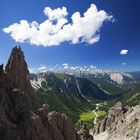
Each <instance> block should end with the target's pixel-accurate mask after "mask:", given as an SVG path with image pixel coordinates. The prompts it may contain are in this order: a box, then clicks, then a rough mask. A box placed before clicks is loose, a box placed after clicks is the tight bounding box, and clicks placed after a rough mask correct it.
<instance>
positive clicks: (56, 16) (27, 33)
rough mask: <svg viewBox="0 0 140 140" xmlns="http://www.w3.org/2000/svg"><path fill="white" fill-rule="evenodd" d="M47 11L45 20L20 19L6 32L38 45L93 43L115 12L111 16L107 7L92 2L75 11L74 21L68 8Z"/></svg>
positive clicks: (17, 39)
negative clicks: (69, 15)
mask: <svg viewBox="0 0 140 140" xmlns="http://www.w3.org/2000/svg"><path fill="white" fill-rule="evenodd" d="M44 14H45V16H46V17H47V19H46V20H45V21H44V22H42V23H38V22H37V21H32V22H31V23H30V22H29V21H27V20H20V21H19V23H14V24H12V25H10V26H9V27H6V28H4V29H3V31H4V32H5V33H8V34H10V36H11V37H12V38H13V39H14V40H15V41H16V42H21V43H24V42H27V43H30V44H32V45H37V46H39V45H42V46H44V47H47V46H56V45H59V44H61V43H62V42H65V41H67V42H71V43H73V44H77V43H82V42H84V43H88V44H94V43H96V42H98V41H99V39H100V28H101V27H102V26H103V23H104V21H111V20H112V19H113V16H112V15H108V14H107V13H106V12H105V11H104V10H98V9H97V7H96V5H94V4H91V6H90V7H89V8H88V9H87V11H86V12H85V13H84V14H83V15H81V13H80V12H75V13H73V14H72V16H71V21H72V22H69V21H68V19H67V15H68V11H67V8H66V7H62V8H57V9H51V8H50V7H46V8H45V9H44Z"/></svg>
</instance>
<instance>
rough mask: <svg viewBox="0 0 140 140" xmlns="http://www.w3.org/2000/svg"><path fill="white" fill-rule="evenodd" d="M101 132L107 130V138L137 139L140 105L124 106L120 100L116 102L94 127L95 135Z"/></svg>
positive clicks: (139, 134)
mask: <svg viewBox="0 0 140 140" xmlns="http://www.w3.org/2000/svg"><path fill="white" fill-rule="evenodd" d="M102 132H107V134H108V137H107V140H139V139H140V105H137V106H135V107H132V108H130V107H129V108H128V107H126V108H125V107H123V106H122V104H121V103H120V102H119V103H117V104H116V105H115V106H114V107H112V108H110V109H109V111H108V115H107V116H106V117H105V118H104V119H103V120H102V121H101V122H100V123H99V124H98V125H97V126H96V127H95V128H94V136H95V137H96V135H98V134H101V133H102ZM102 139H103V138H102ZM103 140H104V139H103ZM105 140H106V139H105Z"/></svg>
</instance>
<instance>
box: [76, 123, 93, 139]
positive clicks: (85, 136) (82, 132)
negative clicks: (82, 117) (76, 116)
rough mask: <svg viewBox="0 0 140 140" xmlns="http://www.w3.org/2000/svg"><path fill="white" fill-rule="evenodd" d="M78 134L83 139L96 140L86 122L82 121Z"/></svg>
mask: <svg viewBox="0 0 140 140" xmlns="http://www.w3.org/2000/svg"><path fill="white" fill-rule="evenodd" d="M78 134H79V135H80V137H81V140H94V139H93V136H91V135H90V134H89V130H88V129H87V126H86V123H85V122H82V121H81V128H80V131H79V132H78Z"/></svg>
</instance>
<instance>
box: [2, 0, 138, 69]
mask: <svg viewBox="0 0 140 140" xmlns="http://www.w3.org/2000/svg"><path fill="white" fill-rule="evenodd" d="M91 4H95V6H96V7H97V8H98V11H97V12H99V11H100V10H104V11H105V12H106V13H108V15H107V16H108V17H107V16H106V17H104V19H103V18H102V23H103V25H101V26H100V30H99V32H98V31H97V33H95V34H93V35H96V36H99V35H100V39H99V40H98V39H97V40H98V41H96V42H95V41H93V42H92V43H90V39H95V37H96V36H94V37H93V36H92V38H90V39H89V38H88V39H87V36H88V35H87V33H88V32H87V30H84V29H83V30H82V31H83V32H84V33H85V34H84V37H83V36H82V35H81V36H80V35H79V36H80V37H79V41H76V42H75V43H73V42H72V41H73V40H74V39H75V36H74V37H73V36H71V37H69V38H70V39H68V38H66V37H65V38H63V39H62V38H60V40H62V41H58V38H59V37H61V36H56V40H57V41H55V42H53V43H52V44H50V45H49V44H48V43H46V44H47V45H46V44H45V45H43V43H39V45H36V43H38V42H36V41H33V42H32V44H31V39H34V38H32V37H30V41H28V42H26V41H23V43H21V41H20V40H19V38H18V40H17V42H16V41H15V38H12V37H11V36H10V33H14V31H15V30H12V29H9V30H8V31H9V33H6V32H4V31H3V29H4V28H8V27H9V26H10V25H13V24H14V23H18V24H19V23H20V21H21V20H26V21H28V23H31V22H32V21H36V22H37V23H38V24H39V25H40V24H41V23H43V22H44V21H45V20H47V18H48V17H47V16H48V15H49V14H48V11H47V12H46V15H45V13H44V12H43V11H44V9H45V7H50V8H51V9H52V10H54V9H57V8H62V7H65V8H66V9H67V11H65V10H64V9H63V10H64V13H63V15H61V16H64V18H66V19H67V20H68V23H69V24H72V19H71V16H72V15H73V14H74V13H75V12H79V13H80V16H83V13H85V12H86V11H87V10H88V9H89V8H90V7H91ZM139 7H140V1H139V0H71V1H69V0H1V1H0V63H4V64H6V62H7V59H8V57H9V54H10V51H11V49H12V47H14V46H16V45H21V46H22V49H23V51H24V53H25V57H26V60H27V62H28V65H29V68H33V69H38V68H39V67H42V66H46V67H49V68H53V67H54V66H55V65H56V64H59V66H62V64H63V63H67V64H69V65H71V66H90V65H94V66H96V67H97V68H101V69H112V70H115V71H118V70H121V71H136V70H140V62H139V58H140V18H139V13H140V8H139ZM61 10H62V9H61ZM50 14H52V12H51V13H50ZM65 14H66V15H65ZM93 14H95V13H94V12H93ZM57 16H59V15H57ZM65 16H66V17H65ZM109 16H110V17H109ZM111 16H113V17H111ZM89 17H91V21H90V24H89V25H91V29H92V28H95V29H97V27H98V26H97V27H96V26H95V25H94V24H95V23H94V19H93V20H92V17H93V16H92V14H91V15H90V14H89ZM51 18H54V17H51V16H50V19H51ZM59 18H60V17H59ZM61 18H62V17H61ZM109 18H110V19H109ZM77 19H78V18H77V17H76V19H75V20H76V21H77ZM89 19H90V18H87V20H89ZM52 22H53V24H55V22H56V21H55V20H54V21H52ZM77 22H78V21H77ZM92 22H93V23H92ZM97 23H98V22H97ZM66 24H67V23H66ZM84 27H86V25H84V24H80V25H79V28H84ZM18 29H20V27H19V28H18ZM85 29H87V28H85ZM78 31H79V30H78V29H77V32H78ZM70 32H72V33H73V34H74V35H75V34H76V32H73V30H70ZM64 33H66V32H64ZM90 33H93V31H91V32H90ZM90 33H89V34H90ZM18 35H19V36H20V32H19V33H18ZM65 35H66V34H64V36H65ZM64 36H63V37H64ZM16 37H17V36H16ZM43 37H44V36H42V38H43ZM23 38H24V36H22V39H23ZM35 38H36V36H35ZM42 38H41V40H42ZM85 38H86V39H85ZM37 39H38V38H37ZM55 43H58V45H54V44H55ZM122 50H128V51H127V52H126V53H124V54H120V52H121V51H122Z"/></svg>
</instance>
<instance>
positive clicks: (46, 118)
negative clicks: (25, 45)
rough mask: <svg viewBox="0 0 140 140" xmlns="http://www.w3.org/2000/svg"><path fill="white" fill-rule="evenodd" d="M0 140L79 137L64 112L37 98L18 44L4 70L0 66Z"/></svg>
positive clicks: (64, 139)
mask: <svg viewBox="0 0 140 140" xmlns="http://www.w3.org/2000/svg"><path fill="white" fill-rule="evenodd" d="M0 139H2V140H80V137H79V136H78V134H77V133H76V131H75V129H74V126H73V123H72V122H71V120H70V119H69V118H68V117H67V116H66V115H64V114H59V113H57V112H54V111H53V112H50V108H49V107H48V105H41V104H40V103H39V101H38V100H37V98H36V96H35V93H34V92H33V89H32V86H31V84H30V81H29V72H28V69H27V64H26V62H25V60H24V55H23V52H22V51H21V48H20V47H19V48H18V47H15V48H13V50H12V53H11V56H10V58H9V60H8V64H7V65H6V67H5V70H4V69H3V65H0Z"/></svg>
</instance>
